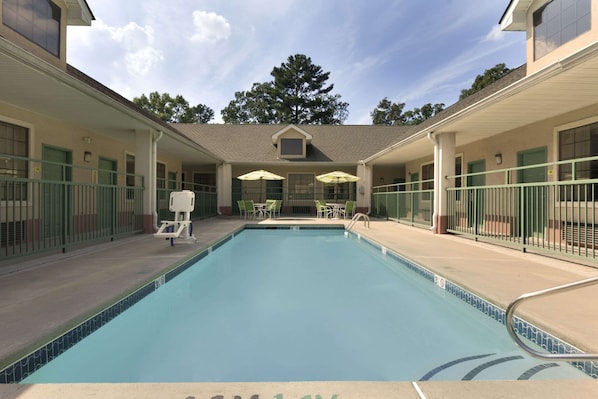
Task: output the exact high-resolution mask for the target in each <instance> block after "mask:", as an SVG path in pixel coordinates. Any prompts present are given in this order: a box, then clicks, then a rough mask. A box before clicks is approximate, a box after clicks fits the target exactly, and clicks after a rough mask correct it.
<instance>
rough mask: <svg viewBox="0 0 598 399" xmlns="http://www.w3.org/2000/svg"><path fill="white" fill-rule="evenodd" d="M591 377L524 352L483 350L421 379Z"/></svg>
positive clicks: (431, 371) (454, 361) (566, 365)
mask: <svg viewBox="0 0 598 399" xmlns="http://www.w3.org/2000/svg"><path fill="white" fill-rule="evenodd" d="M580 378H589V377H588V376H587V375H585V374H583V373H582V372H581V371H579V370H577V369H575V368H574V367H573V366H571V365H570V364H568V363H564V362H544V361H542V360H538V359H534V358H532V357H529V356H526V355H522V354H521V352H511V353H484V354H478V355H472V356H466V357H462V358H458V359H455V360H452V361H450V362H447V363H443V364H441V365H439V366H438V367H435V368H433V369H432V370H430V371H429V372H427V373H426V374H425V375H424V376H422V377H421V378H420V381H428V380H437V381H441V380H462V381H470V380H555V379H580Z"/></svg>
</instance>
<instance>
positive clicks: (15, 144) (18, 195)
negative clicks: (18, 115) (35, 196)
mask: <svg viewBox="0 0 598 399" xmlns="http://www.w3.org/2000/svg"><path fill="white" fill-rule="evenodd" d="M28 149H29V129H27V128H24V127H22V126H17V125H13V124H11V123H6V122H0V179H1V180H0V191H1V192H0V199H2V200H24V199H26V198H27V185H26V184H25V182H23V181H21V182H17V181H9V180H7V179H6V178H16V179H26V178H27V177H28V175H29V172H28V170H29V166H28V162H27V160H26V159H24V158H27V156H28V155H29V150H28ZM3 155H4V156H3Z"/></svg>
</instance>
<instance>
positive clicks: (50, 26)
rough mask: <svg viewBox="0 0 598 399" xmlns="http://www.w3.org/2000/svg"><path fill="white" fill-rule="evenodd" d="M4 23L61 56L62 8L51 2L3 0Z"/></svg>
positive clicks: (44, 0)
mask: <svg viewBox="0 0 598 399" xmlns="http://www.w3.org/2000/svg"><path fill="white" fill-rule="evenodd" d="M2 22H3V23H4V25H6V26H8V27H9V28H11V29H13V30H14V31H16V32H17V33H19V34H20V35H22V36H24V37H26V38H27V39H29V40H31V41H32V42H34V43H35V44H37V45H39V46H41V47H42V48H44V49H46V50H47V51H49V52H50V53H52V54H54V55H55V56H58V55H59V54H60V8H59V7H58V6H57V5H56V4H54V3H52V2H51V1H50V0H3V1H2Z"/></svg>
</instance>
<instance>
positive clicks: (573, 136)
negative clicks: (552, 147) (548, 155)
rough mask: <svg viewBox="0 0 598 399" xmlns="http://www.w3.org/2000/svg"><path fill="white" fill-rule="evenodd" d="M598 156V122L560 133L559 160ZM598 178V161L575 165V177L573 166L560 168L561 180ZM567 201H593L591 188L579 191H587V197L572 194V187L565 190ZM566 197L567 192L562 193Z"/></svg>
mask: <svg viewBox="0 0 598 399" xmlns="http://www.w3.org/2000/svg"><path fill="white" fill-rule="evenodd" d="M597 155H598V122H596V123H592V124H589V125H585V126H579V127H576V128H573V129H567V130H563V131H561V132H559V160H560V161H567V160H570V159H579V158H587V157H593V156H597ZM597 178H598V161H585V162H578V163H576V164H575V176H573V166H572V165H571V164H564V165H560V166H559V180H560V181H567V180H583V179H597ZM565 187H566V186H564V188H563V189H564V190H566V191H567V195H566V196H565V197H564V198H566V199H569V200H570V199H578V198H583V197H585V198H586V199H591V197H592V190H591V187H589V186H588V187H585V186H584V187H583V188H582V187H580V188H579V189H575V191H578V190H584V191H587V194H585V195H581V196H579V195H577V194H576V193H571V187H569V189H568V190H567V189H565ZM562 195H565V192H562Z"/></svg>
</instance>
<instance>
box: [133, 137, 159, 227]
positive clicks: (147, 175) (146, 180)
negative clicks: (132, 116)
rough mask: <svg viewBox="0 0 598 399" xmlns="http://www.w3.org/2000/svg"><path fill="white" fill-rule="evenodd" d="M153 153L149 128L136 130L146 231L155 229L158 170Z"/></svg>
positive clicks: (136, 163)
mask: <svg viewBox="0 0 598 399" xmlns="http://www.w3.org/2000/svg"><path fill="white" fill-rule="evenodd" d="M155 163H156V162H155V159H154V155H153V134H152V132H151V131H149V130H136V131H135V174H138V175H141V176H143V184H144V187H145V188H144V190H143V228H144V230H145V232H146V233H151V232H153V230H154V220H153V215H154V211H155V209H156V175H155V173H156V171H155Z"/></svg>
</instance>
